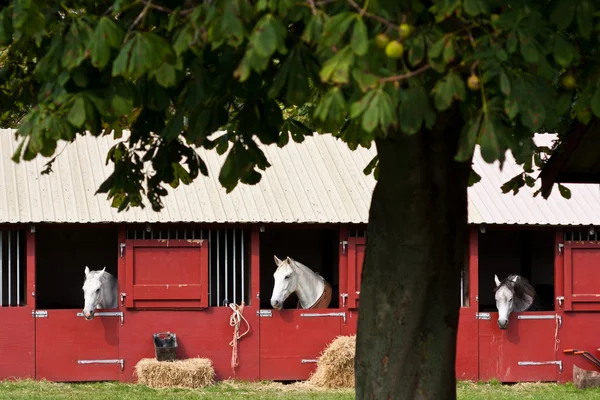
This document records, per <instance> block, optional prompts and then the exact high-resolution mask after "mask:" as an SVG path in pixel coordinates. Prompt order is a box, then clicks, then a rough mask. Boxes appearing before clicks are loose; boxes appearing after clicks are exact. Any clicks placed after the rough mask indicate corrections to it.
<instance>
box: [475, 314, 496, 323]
mask: <svg viewBox="0 0 600 400" xmlns="http://www.w3.org/2000/svg"><path fill="white" fill-rule="evenodd" d="M476 316H477V319H485V320H487V321H490V320H491V319H492V316H491V315H490V313H489V312H478V313H477V314H476Z"/></svg>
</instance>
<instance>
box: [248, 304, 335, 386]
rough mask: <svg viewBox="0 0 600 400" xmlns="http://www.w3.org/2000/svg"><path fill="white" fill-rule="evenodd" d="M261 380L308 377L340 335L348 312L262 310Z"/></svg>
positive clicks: (330, 310) (302, 378) (301, 378)
mask: <svg viewBox="0 0 600 400" xmlns="http://www.w3.org/2000/svg"><path fill="white" fill-rule="evenodd" d="M259 318H260V364H259V365H260V379H263V380H266V379H268V380H282V381H285V380H305V379H308V377H309V376H310V374H311V373H312V372H313V371H314V370H315V368H316V363H317V361H318V359H319V356H320V355H321V352H322V351H323V350H324V349H325V348H326V347H327V346H328V345H329V344H330V343H331V342H332V341H333V340H334V339H335V338H336V337H337V336H339V335H341V326H342V324H343V323H345V322H346V313H345V312H343V311H342V312H340V311H339V310H335V309H333V310H332V309H323V310H296V309H294V310H279V311H278V310H270V309H265V310H260V311H259Z"/></svg>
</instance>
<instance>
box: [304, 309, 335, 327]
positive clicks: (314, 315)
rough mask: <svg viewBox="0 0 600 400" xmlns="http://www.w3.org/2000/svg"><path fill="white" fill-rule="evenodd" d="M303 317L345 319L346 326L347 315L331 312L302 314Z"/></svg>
mask: <svg viewBox="0 0 600 400" xmlns="http://www.w3.org/2000/svg"><path fill="white" fill-rule="evenodd" d="M300 316H301V317H342V318H343V319H344V325H346V313H345V312H330V313H302V314H300Z"/></svg>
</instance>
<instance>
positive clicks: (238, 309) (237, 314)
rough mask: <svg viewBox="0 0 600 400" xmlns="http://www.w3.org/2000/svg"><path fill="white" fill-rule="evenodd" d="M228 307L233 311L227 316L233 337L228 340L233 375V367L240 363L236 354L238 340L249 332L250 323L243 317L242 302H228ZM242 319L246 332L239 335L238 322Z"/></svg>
mask: <svg viewBox="0 0 600 400" xmlns="http://www.w3.org/2000/svg"><path fill="white" fill-rule="evenodd" d="M229 308H231V310H232V311H233V313H232V314H231V317H229V326H232V327H233V339H232V340H231V342H229V345H230V346H231V347H232V349H231V370H232V371H233V374H234V375H235V367H237V366H238V365H239V364H240V357H239V355H238V340H239V339H241V338H242V337H244V336H245V335H246V334H247V333H248V332H250V324H249V323H248V321H247V320H246V318H244V302H243V301H242V304H240V305H239V306H238V305H237V304H234V303H229ZM242 320H243V321H244V322H245V323H246V326H247V327H248V328H247V329H246V332H244V333H242V334H241V335H240V323H241V322H242Z"/></svg>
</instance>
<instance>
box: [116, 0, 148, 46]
mask: <svg viewBox="0 0 600 400" xmlns="http://www.w3.org/2000/svg"><path fill="white" fill-rule="evenodd" d="M142 1H143V0H142ZM151 5H152V0H149V1H147V2H145V6H144V9H143V10H142V12H141V13H140V15H138V16H137V18H136V19H135V20H134V21H133V24H131V26H130V27H129V29H127V35H125V39H123V42H126V41H127V38H128V37H129V35H130V34H131V31H133V28H135V27H136V26H137V25H138V24H139V23H140V22H141V21H142V19H144V17H145V16H146V14H148V10H149V9H150V6H151Z"/></svg>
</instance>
